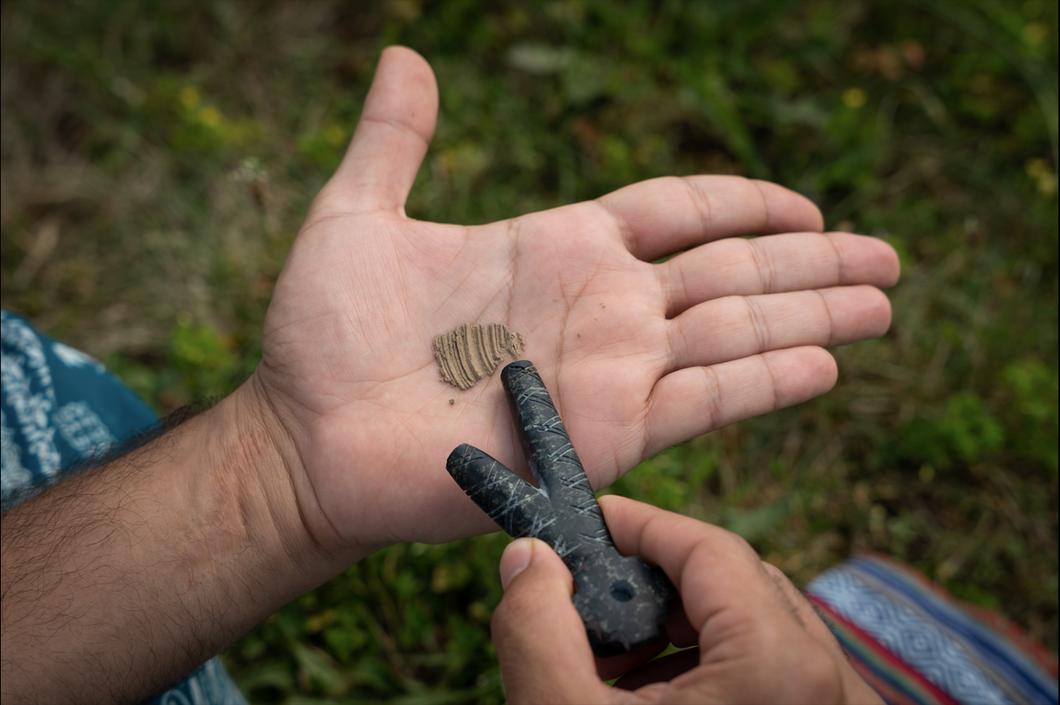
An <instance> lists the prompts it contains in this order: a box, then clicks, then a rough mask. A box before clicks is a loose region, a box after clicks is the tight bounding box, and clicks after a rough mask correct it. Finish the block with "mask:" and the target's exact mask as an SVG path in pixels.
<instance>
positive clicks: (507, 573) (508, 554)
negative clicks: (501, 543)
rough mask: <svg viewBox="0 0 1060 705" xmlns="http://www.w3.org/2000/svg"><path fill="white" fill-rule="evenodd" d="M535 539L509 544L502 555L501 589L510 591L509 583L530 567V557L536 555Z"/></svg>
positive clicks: (517, 540)
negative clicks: (533, 543)
mask: <svg viewBox="0 0 1060 705" xmlns="http://www.w3.org/2000/svg"><path fill="white" fill-rule="evenodd" d="M532 542H533V539H526V538H523V539H516V540H514V541H512V542H511V543H510V544H508V546H507V548H505V549H504V553H503V554H502V555H501V567H500V570H501V587H502V588H504V589H505V590H507V589H508V583H510V582H512V580H513V579H514V578H515V576H517V575H519V573H522V572H523V571H524V570H526V566H528V565H530V557H531V556H532V555H533V554H534V547H533V545H532Z"/></svg>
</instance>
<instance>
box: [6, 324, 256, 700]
mask: <svg viewBox="0 0 1060 705" xmlns="http://www.w3.org/2000/svg"><path fill="white" fill-rule="evenodd" d="M0 355H2V357H0V383H2V384H0V387H2V393H0V451H2V455H0V498H2V509H3V511H5V512H6V511H7V510H8V509H10V508H11V507H13V506H15V505H17V504H19V503H20V502H22V501H25V500H26V499H28V498H29V497H31V496H33V495H34V494H37V493H38V492H41V491H43V490H44V489H47V488H48V487H50V486H52V485H54V484H56V483H57V482H59V481H60V480H61V479H62V478H63V476H64V474H65V473H67V472H68V471H69V470H70V469H71V468H72V467H74V466H76V465H77V464H83V463H84V461H87V460H91V459H92V458H93V457H95V456H99V455H102V454H104V453H106V452H107V451H108V450H111V449H113V448H114V447H115V446H116V445H117V444H120V443H122V442H124V441H126V440H128V439H130V438H133V437H135V436H136V435H138V434H139V433H141V432H143V431H145V430H147V429H149V428H151V427H153V426H154V425H155V424H157V423H158V417H157V416H156V415H155V413H154V412H153V411H151V409H150V408H149V407H147V405H145V404H144V403H143V402H142V401H141V400H140V399H139V397H137V396H136V395H135V394H134V393H133V392H132V391H131V390H130V389H128V388H127V387H126V386H125V385H123V384H122V383H121V382H120V381H118V379H117V378H115V377H114V376H113V375H111V374H110V373H109V372H108V371H107V370H106V369H105V368H104V367H103V365H101V364H100V363H99V362H97V361H96V360H94V359H92V358H91V357H89V356H87V355H85V354H84V353H82V352H80V351H78V350H75V349H73V348H71V347H69V346H67V345H63V344H62V343H59V342H56V341H54V340H51V339H50V338H48V337H46V336H43V335H40V334H39V333H37V332H36V331H35V330H34V329H33V327H32V326H31V325H30V324H29V322H28V321H26V319H25V318H23V317H22V316H19V315H17V314H14V313H11V312H9V311H0ZM150 702H151V703H157V704H158V705H222V704H223V705H245V703H246V700H245V699H244V698H243V696H242V694H241V693H240V692H239V690H238V689H237V688H236V686H235V683H233V681H232V679H231V677H230V676H229V675H228V672H227V671H226V670H225V667H224V665H223V664H222V663H221V661H220V659H218V658H213V659H211V660H210V661H207V662H206V663H205V664H203V665H202V666H200V667H199V668H197V669H196V670H195V671H194V672H193V673H192V674H191V675H189V676H188V677H187V678H186V679H185V680H184V681H182V682H181V683H179V684H177V685H175V686H173V687H172V688H170V689H169V690H167V691H166V692H164V693H162V694H161V695H159V696H158V697H156V698H154V699H153V700H151V701H150Z"/></svg>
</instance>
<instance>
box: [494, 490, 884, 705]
mask: <svg viewBox="0 0 1060 705" xmlns="http://www.w3.org/2000/svg"><path fill="white" fill-rule="evenodd" d="M600 506H601V508H602V509H603V511H604V515H605V517H606V519H607V523H608V526H609V527H610V529H611V533H612V536H613V537H614V539H615V544H616V546H617V547H618V549H619V551H621V552H622V553H623V554H624V555H634V554H639V555H640V556H642V557H643V558H645V559H646V560H648V561H649V562H651V563H655V564H657V565H658V566H659V567H661V568H662V569H663V570H664V571H666V574H667V575H668V576H669V577H670V579H671V580H673V582H674V584H675V585H677V586H678V590H679V591H680V594H681V608H679V609H675V610H674V613H673V614H672V615H671V617H670V619H669V620H668V621H667V622H666V624H665V625H663V628H662V631H663V632H664V637H665V638H663V639H660V642H659V644H658V645H657V646H656V647H654V648H648V649H644V650H642V651H641V652H634V653H632V654H625V655H623V656H616V657H614V658H611V659H604V660H594V658H593V654H592V651H591V649H590V647H589V640H588V637H587V636H586V633H585V627H584V626H583V624H582V621H581V618H580V617H579V616H578V612H577V610H575V608H574V605H573V603H572V602H571V594H572V579H571V574H570V571H569V570H567V567H566V566H565V565H564V564H563V561H562V560H561V559H560V558H559V556H557V555H556V553H555V552H554V551H553V550H552V549H551V548H549V547H548V545H547V544H545V543H544V542H542V541H537V540H536V539H519V540H517V541H513V542H512V543H511V544H509V546H508V548H507V549H505V552H504V555H503V556H502V558H501V581H502V583H503V584H504V586H505V592H504V598H503V599H502V600H501V603H500V605H498V607H497V610H496V611H495V612H494V613H493V625H492V627H493V641H494V645H495V646H496V648H497V657H498V659H499V660H500V665H501V675H502V677H503V679H504V688H505V693H506V695H507V697H508V702H510V703H657V702H674V703H676V702H695V703H737V702H748V703H784V702H798V703H855V702H866V703H870V702H871V703H880V702H882V701H881V700H880V698H879V696H878V695H877V694H876V693H875V692H874V691H873V690H872V689H871V688H870V687H869V686H868V684H866V683H865V681H864V680H862V679H861V677H860V676H858V674H857V673H856V672H855V671H854V669H853V668H852V667H851V665H850V663H849V661H847V658H846V656H845V655H844V654H843V651H842V649H841V647H840V646H839V643H838V642H837V641H836V640H835V638H834V637H833V636H832V634H831V632H829V630H828V628H827V627H826V626H825V624H824V623H823V622H822V621H821V619H820V618H819V617H818V616H817V614H816V612H814V610H813V608H812V607H811V606H810V603H809V602H808V601H807V600H806V599H805V598H804V597H803V596H802V595H801V594H800V593H799V591H798V590H797V589H796V588H795V586H794V585H792V584H791V582H790V581H789V580H788V579H787V578H786V577H785V576H784V574H783V573H781V572H780V571H779V570H778V569H777V568H775V567H773V566H772V565H770V564H768V563H764V562H763V561H762V560H761V559H759V557H758V555H757V554H756V553H755V552H754V550H753V549H752V548H751V547H750V546H749V545H748V544H747V542H746V541H744V540H743V539H741V538H740V537H739V536H737V535H735V534H733V533H730V532H728V531H725V530H724V529H721V528H719V527H716V526H711V525H710V524H704V523H702V522H698V521H696V520H694V519H691V518H688V517H684V516H681V515H679V514H673V513H670V512H666V511H663V510H661V509H657V508H655V507H652V506H650V505H647V504H642V503H640V502H634V501H633V500H629V499H625V498H622V497H614V496H608V497H603V498H601V500H600ZM667 641H669V642H672V643H673V644H674V645H675V646H678V647H688V646H696V647H698V648H693V649H686V650H685V651H680V652H677V653H675V654H672V655H670V656H667V657H664V658H662V659H659V660H657V661H650V662H648V663H646V664H645V662H646V661H648V659H650V658H652V657H654V656H655V655H657V654H658V653H659V652H661V651H662V650H663V649H664V648H665V647H666V646H667ZM641 664H644V665H641ZM638 666H639V668H638ZM622 674H626V675H624V676H623V678H621V679H620V680H619V681H618V682H617V683H616V686H617V687H614V688H612V687H610V686H608V685H607V684H605V683H604V682H603V680H601V679H611V678H615V677H618V676H620V675H622Z"/></svg>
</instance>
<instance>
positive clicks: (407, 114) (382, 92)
mask: <svg viewBox="0 0 1060 705" xmlns="http://www.w3.org/2000/svg"><path fill="white" fill-rule="evenodd" d="M437 119H438V86H437V84H436V83H435V80H434V72H433V71H431V67H430V64H428V63H427V61H426V59H424V58H423V57H422V56H420V55H419V54H417V53H416V52H414V51H413V50H411V49H407V48H405V47H400V46H392V47H388V48H386V49H384V50H383V54H382V56H380V57H379V65H378V66H377V67H376V70H375V78H373V79H372V87H371V89H370V90H369V91H368V97H367V98H366V99H365V102H364V110H363V111H362V112H361V119H360V121H359V122H358V123H357V130H356V132H355V133H354V135H353V141H352V142H351V143H350V147H349V149H348V150H347V151H346V156H345V157H344V158H343V160H342V163H341V164H340V165H339V168H338V171H336V172H335V175H334V176H333V177H332V179H331V181H330V182H328V185H327V186H326V187H325V188H324V191H323V192H322V193H321V196H322V197H323V198H324V199H325V202H327V201H330V200H331V198H339V199H341V208H339V209H341V210H343V211H346V212H349V211H350V210H351V206H352V209H353V210H355V211H380V210H382V211H396V212H397V213H398V214H400V215H404V214H405V200H406V199H407V198H408V195H409V191H410V190H411V189H412V183H413V181H414V180H415V179H416V173H417V172H418V171H419V169H420V164H421V163H422V162H423V157H424V155H425V154H426V153H427V146H428V144H430V141H431V137H432V136H433V135H434V126H435V122H436V121H437Z"/></svg>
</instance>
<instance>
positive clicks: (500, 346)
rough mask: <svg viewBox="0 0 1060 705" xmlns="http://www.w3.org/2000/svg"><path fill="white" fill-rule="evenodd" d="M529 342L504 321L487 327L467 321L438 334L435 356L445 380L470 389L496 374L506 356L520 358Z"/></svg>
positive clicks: (435, 342)
mask: <svg viewBox="0 0 1060 705" xmlns="http://www.w3.org/2000/svg"><path fill="white" fill-rule="evenodd" d="M525 345H526V344H525V343H524V342H523V336H521V335H519V334H518V333H516V332H515V331H513V330H511V329H510V328H508V326H506V325H504V324H503V323H490V324H489V325H486V326H473V325H471V324H469V323H465V324H464V325H462V326H460V327H459V328H454V329H453V330H451V331H449V332H448V333H444V334H442V335H438V336H435V338H434V357H435V358H437V360H438V370H439V371H440V372H441V373H442V379H444V380H445V381H446V382H448V383H449V384H451V385H453V386H454V387H459V388H460V389H469V388H471V386H472V385H474V384H475V382H477V381H478V380H480V379H481V378H483V377H487V376H489V375H490V374H492V373H493V371H494V370H495V369H497V365H498V364H499V363H500V361H501V359H502V358H504V357H505V356H509V357H511V358H513V359H514V358H517V357H518V356H519V355H520V354H521V353H522V352H523V348H524V347H525Z"/></svg>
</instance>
